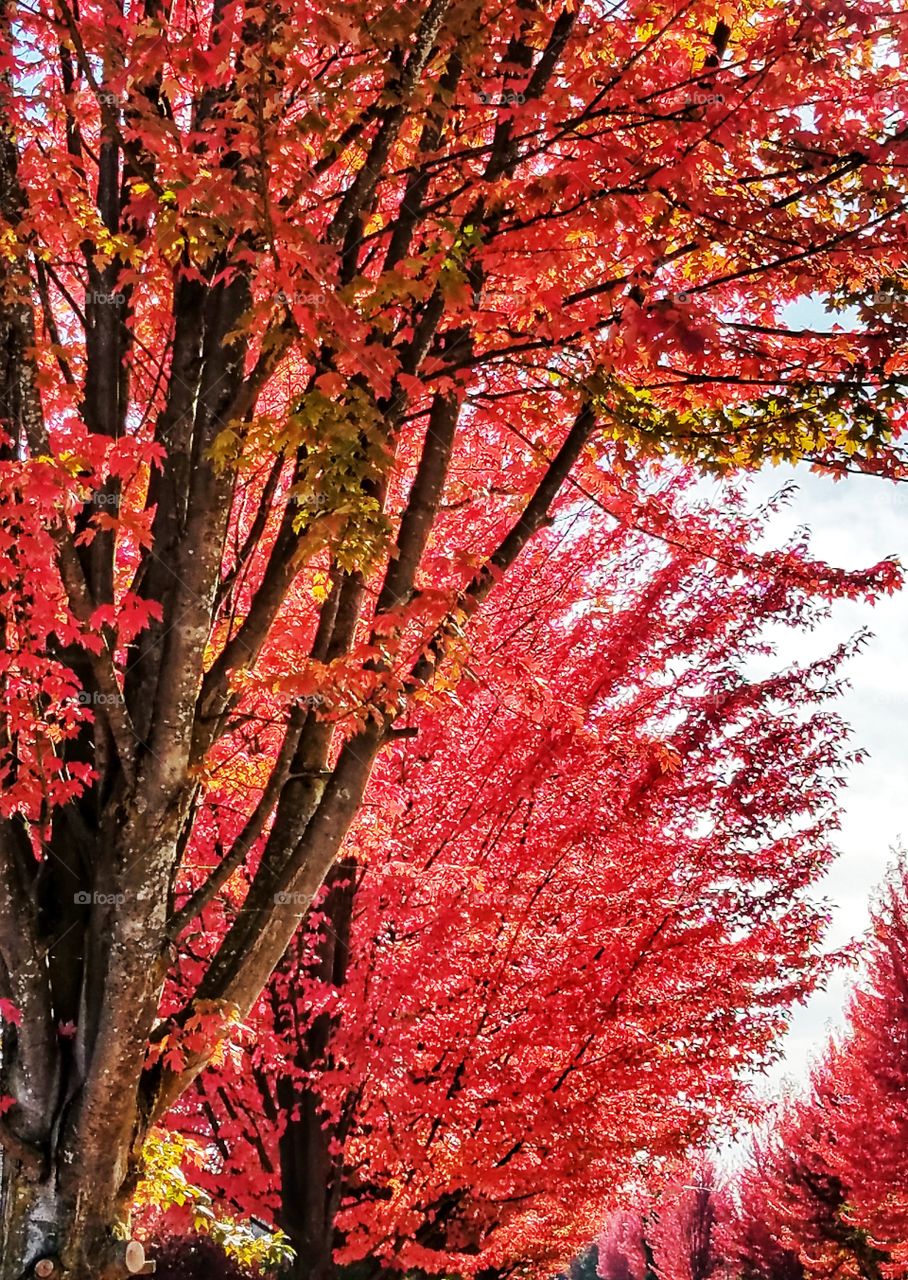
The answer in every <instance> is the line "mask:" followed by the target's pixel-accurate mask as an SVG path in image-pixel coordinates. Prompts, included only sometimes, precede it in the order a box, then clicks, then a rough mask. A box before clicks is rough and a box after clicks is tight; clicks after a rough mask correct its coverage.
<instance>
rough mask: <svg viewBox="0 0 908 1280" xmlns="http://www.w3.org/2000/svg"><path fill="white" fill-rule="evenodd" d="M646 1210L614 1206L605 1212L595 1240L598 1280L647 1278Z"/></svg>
mask: <svg viewBox="0 0 908 1280" xmlns="http://www.w3.org/2000/svg"><path fill="white" fill-rule="evenodd" d="M645 1233H646V1226H645V1214H644V1213H643V1212H642V1211H641V1210H633V1209H616V1210H614V1211H613V1212H612V1213H610V1214H609V1215H608V1217H607V1218H606V1220H605V1226H604V1227H603V1229H602V1233H601V1234H600V1236H599V1240H598V1252H599V1261H598V1265H597V1268H596V1269H597V1273H598V1275H599V1277H600V1280H646V1275H647V1271H648V1266H647V1260H648V1256H649V1248H648V1245H647V1241H646V1234H645Z"/></svg>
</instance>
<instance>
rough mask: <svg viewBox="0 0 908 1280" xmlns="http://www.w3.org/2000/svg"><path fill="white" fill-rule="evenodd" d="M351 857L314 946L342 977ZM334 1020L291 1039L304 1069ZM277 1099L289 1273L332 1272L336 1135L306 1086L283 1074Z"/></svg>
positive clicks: (337, 1194)
mask: <svg viewBox="0 0 908 1280" xmlns="http://www.w3.org/2000/svg"><path fill="white" fill-rule="evenodd" d="M355 877H356V864H355V863H354V862H353V861H352V860H345V861H343V862H340V863H338V865H337V866H336V867H335V868H334V869H333V870H332V872H331V874H330V877H329V880H328V884H329V885H330V892H329V894H328V896H327V899H326V901H325V905H324V913H325V915H326V917H327V921H328V927H327V929H326V932H325V936H324V938H323V940H322V942H321V944H320V946H319V949H318V969H319V976H320V977H321V978H322V979H323V980H325V981H330V982H332V983H333V984H334V985H335V986H337V987H340V986H342V985H343V983H344V981H345V979H346V974H347V965H348V962H349V940H350V918H351V913H352V910H353V899H354V893H355V889H354V883H355ZM332 1026H333V1021H332V1019H331V1018H329V1017H327V1016H323V1017H320V1018H318V1019H316V1021H315V1022H314V1023H313V1025H312V1026H311V1027H310V1028H309V1031H308V1033H307V1034H306V1036H305V1037H304V1038H303V1040H302V1041H301V1043H300V1044H299V1045H298V1047H297V1053H296V1067H297V1069H298V1070H300V1071H301V1072H308V1071H310V1070H311V1069H312V1068H313V1067H314V1066H315V1065H316V1064H317V1063H318V1062H320V1061H322V1060H323V1058H324V1056H325V1053H326V1051H327V1050H328V1045H329V1041H330V1037H331V1030H332ZM277 1103H278V1106H279V1107H280V1109H281V1110H282V1111H283V1113H284V1115H285V1116H286V1117H287V1121H286V1128H285V1129H284V1132H283V1133H282V1135H281V1139H280V1144H279V1153H280V1167H281V1209H280V1224H281V1228H282V1229H283V1230H284V1231H286V1233H287V1235H288V1236H289V1237H290V1241H291V1243H292V1245H293V1248H294V1250H295V1253H296V1257H295V1260H294V1263H293V1268H292V1270H291V1273H290V1275H291V1277H292V1280H332V1277H333V1276H334V1274H335V1266H334V1259H333V1256H332V1255H333V1252H334V1247H335V1245H336V1243H337V1241H336V1239H335V1231H334V1219H335V1217H336V1215H337V1210H338V1208H339V1205H340V1199H341V1194H342V1191H343V1171H342V1168H341V1167H340V1166H339V1162H338V1160H337V1158H336V1157H334V1156H332V1154H331V1151H330V1148H329V1143H330V1140H331V1139H332V1137H336V1136H337V1135H336V1134H334V1133H332V1132H331V1131H328V1130H325V1129H324V1128H323V1127H322V1116H321V1114H320V1112H319V1098H318V1095H317V1094H316V1093H313V1092H312V1090H311V1089H307V1088H305V1087H303V1088H300V1086H299V1084H298V1082H297V1081H296V1080H295V1079H293V1078H291V1077H289V1076H283V1077H281V1078H280V1079H279V1080H278V1082H277Z"/></svg>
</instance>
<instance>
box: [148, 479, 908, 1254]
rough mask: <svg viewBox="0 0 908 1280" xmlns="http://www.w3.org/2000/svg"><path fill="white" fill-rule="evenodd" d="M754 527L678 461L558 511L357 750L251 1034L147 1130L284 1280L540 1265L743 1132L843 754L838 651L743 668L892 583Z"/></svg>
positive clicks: (887, 573) (816, 963)
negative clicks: (280, 1249)
mask: <svg viewBox="0 0 908 1280" xmlns="http://www.w3.org/2000/svg"><path fill="white" fill-rule="evenodd" d="M765 524H766V513H763V514H759V515H756V516H754V515H747V514H746V508H745V503H744V501H743V499H742V498H740V497H737V498H736V497H735V495H734V494H733V493H727V494H726V496H725V503H724V506H723V508H722V509H721V510H716V509H712V508H710V507H709V506H706V505H704V504H703V502H702V500H699V501H698V495H697V491H696V490H695V489H694V487H693V485H692V477H690V476H685V475H684V474H683V473H682V472H680V471H679V470H678V469H677V468H676V469H675V470H674V471H673V472H671V473H668V472H664V471H660V470H654V469H652V468H646V469H643V470H642V471H640V472H638V473H637V474H634V475H632V474H630V473H628V474H627V475H626V476H625V479H624V485H623V487H622V488H621V489H619V488H617V487H616V488H615V489H614V491H613V503H612V507H611V514H610V515H608V516H606V515H605V514H604V513H603V512H602V511H601V509H595V508H591V507H590V506H589V504H586V503H583V502H580V503H579V504H577V505H574V506H573V507H571V508H570V509H568V510H566V511H565V513H564V514H563V516H562V517H560V518H559V519H558V520H556V522H555V523H554V524H553V525H552V526H551V527H550V528H549V529H548V530H547V531H545V532H544V533H543V534H542V535H541V536H540V538H539V540H538V541H537V542H536V544H534V547H533V548H532V549H531V551H530V554H529V555H528V556H527V558H526V560H525V562H524V564H523V566H522V568H521V571H520V573H519V574H518V575H517V576H515V577H514V578H513V579H512V581H511V583H510V585H509V586H508V587H507V588H506V590H505V591H504V593H503V594H502V596H501V599H500V604H499V605H498V607H496V609H495V610H494V611H490V612H489V613H488V615H487V616H486V618H485V620H484V622H483V624H482V625H481V626H480V627H479V628H477V631H476V633H475V634H474V639H473V645H472V649H471V652H470V655H469V662H468V666H467V671H466V679H465V680H464V682H463V684H462V686H461V688H460V691H459V694H458V697H457V701H456V705H452V704H451V702H450V700H445V701H444V702H442V703H438V702H437V701H436V702H435V703H434V704H433V703H430V704H427V706H426V707H425V709H424V710H422V711H419V712H417V713H416V714H414V715H413V716H412V717H411V718H410V722H409V724H408V726H407V729H406V732H405V733H404V734H402V735H401V736H400V737H399V738H398V739H396V741H395V743H394V747H393V750H391V751H388V752H387V753H386V754H385V755H384V757H383V758H382V760H381V762H380V764H379V767H378V768H377V771H376V774H375V776H374V778H373V782H372V784H371V786H370V790H369V792H368V793H367V800H366V804H365V806H364V810H363V815H362V818H361V819H360V821H359V822H358V823H357V824H356V826H355V827H354V829H353V831H352V832H351V835H350V837H349V838H348V841H347V842H346V845H345V851H344V857H343V859H342V861H341V862H340V863H339V864H338V867H337V868H336V869H335V871H334V872H333V873H332V876H331V877H330V879H329V882H328V885H327V886H326V890H325V892H324V893H323V895H322V896H321V898H320V899H319V901H318V903H317V906H316V909H315V910H314V911H313V912H312V913H311V914H310V917H309V921H308V928H306V929H303V930H301V931H300V933H299V934H298V936H297V938H296V939H295V942H294V945H293V947H292V948H291V949H290V951H289V952H288V954H287V956H286V957H285V961H284V964H283V965H282V966H281V968H280V969H279V971H278V973H277V974H276V975H275V977H274V979H273V980H272V982H271V983H270V985H269V987H268V989H267V990H266V992H265V994H264V995H263V997H262V999H261V1000H260V1001H259V1002H258V1003H257V1005H256V1007H255V1009H254V1011H253V1014H252V1015H251V1017H250V1019H249V1020H248V1024H247V1028H246V1033H245V1035H244V1034H243V1033H242V1032H239V1033H238V1034H237V1035H235V1036H234V1039H233V1044H232V1047H231V1049H230V1050H229V1051H228V1052H227V1053H222V1054H220V1055H219V1056H218V1058H217V1060H216V1062H215V1064H214V1065H213V1066H212V1068H211V1069H209V1070H208V1071H207V1072H206V1073H205V1074H204V1075H203V1076H202V1077H201V1078H200V1080H199V1083H198V1086H197V1088H196V1090H195V1091H194V1092H193V1093H192V1094H190V1095H188V1096H187V1097H186V1098H184V1099H183V1101H182V1102H181V1103H180V1105H179V1106H178V1108H176V1110H175V1111H174V1112H172V1113H171V1116H170V1123H171V1124H172V1126H173V1127H174V1128H175V1129H178V1130H180V1131H181V1132H182V1133H183V1134H184V1135H187V1136H191V1137H192V1138H194V1139H196V1140H197V1141H199V1142H200V1143H201V1146H202V1148H203V1149H204V1150H206V1151H208V1152H216V1156H215V1157H214V1158H213V1159H209V1160H208V1161H207V1163H206V1165H205V1167H204V1168H202V1169H201V1170H197V1171H194V1174H193V1176H194V1177H195V1178H196V1180H197V1181H198V1183H199V1184H200V1185H201V1186H203V1187H204V1188H205V1189H206V1190H207V1191H208V1193H210V1194H211V1195H212V1197H213V1198H214V1200H215V1202H216V1203H219V1204H220V1205H221V1206H225V1205H226V1206H229V1207H230V1210H231V1211H232V1212H234V1213H236V1214H237V1215H239V1216H242V1217H249V1216H250V1215H251V1216H255V1217H258V1218H260V1219H264V1220H266V1221H269V1222H274V1223H277V1224H279V1225H280V1226H281V1227H282V1228H283V1229H284V1230H285V1231H286V1232H287V1234H288V1235H289V1236H290V1239H291V1242H292V1244H293V1246H294V1249H295V1250H296V1263H295V1267H296V1271H295V1274H296V1275H298V1276H300V1277H303V1276H305V1277H312V1276H327V1275H330V1274H332V1273H334V1272H335V1271H336V1270H338V1269H343V1270H347V1271H349V1269H350V1268H354V1271H353V1274H355V1275H357V1276H362V1275H364V1274H365V1275H369V1274H372V1273H377V1272H378V1270H380V1269H382V1268H387V1267H391V1268H392V1269H396V1270H399V1271H411V1272H412V1271H419V1272H423V1273H430V1274H431V1273H439V1272H441V1273H446V1274H452V1273H454V1274H458V1275H475V1274H479V1273H482V1274H490V1273H495V1274H509V1273H513V1272H515V1271H520V1272H522V1273H532V1274H536V1275H551V1274H553V1273H554V1272H555V1271H557V1269H558V1268H559V1267H560V1266H563V1265H564V1264H565V1262H566V1260H567V1259H569V1258H570V1256H571V1255H572V1253H575V1252H576V1251H577V1249H578V1248H579V1247H580V1246H582V1244H583V1242H584V1241H585V1240H588V1239H590V1238H591V1237H592V1235H594V1234H595V1232H596V1230H597V1229H598V1226H599V1224H600V1222H601V1218H602V1212H603V1206H604V1204H605V1203H606V1202H607V1200H608V1199H609V1197H610V1196H613V1195H614V1194H615V1192H616V1191H617V1190H620V1189H621V1188H622V1187H623V1188H626V1189H628V1190H629V1189H631V1188H633V1187H635V1186H637V1185H640V1184H645V1185H649V1184H652V1183H654V1182H656V1181H658V1180H659V1179H660V1178H661V1177H663V1176H664V1173H665V1170H666V1168H668V1167H669V1166H670V1163H671V1161H672V1160H673V1159H674V1158H675V1157H676V1156H677V1153H678V1152H679V1151H683V1150H684V1149H686V1148H687V1147H689V1146H690V1145H691V1144H696V1143H698V1142H702V1141H703V1140H704V1139H705V1138H706V1137H707V1136H708V1135H709V1134H711V1133H713V1132H714V1131H715V1125H716V1120H717V1117H721V1118H722V1119H724V1120H729V1121H730V1120H733V1119H734V1118H740V1117H742V1116H745V1115H747V1114H748V1106H749V1103H748V1095H747V1090H746V1088H745V1086H744V1084H743V1078H744V1076H745V1075H746V1073H747V1072H748V1070H750V1069H752V1068H755V1067H757V1068H759V1067H760V1066H762V1065H764V1064H765V1063H766V1062H767V1061H769V1060H770V1059H771V1057H772V1056H773V1054H774V1053H775V1052H776V1050H777V1043H778V1038H779V1035H780V1033H781V1031H782V1030H783V1028H784V1026H785V1021H786V1016H787V1011H788V1008H789V1006H790V1004H791V1002H792V1001H793V1000H794V999H795V998H798V997H800V996H803V995H805V994H806V993H807V992H809V991H810V990H811V989H812V987H813V985H814V983H815V982H816V981H817V978H818V976H819V975H820V973H821V971H822V966H821V963H820V959H819V948H818V940H819V937H820V934H821V932H822V927H823V912H822V910H821V908H820V906H819V905H818V903H817V901H816V900H815V899H814V897H813V892H812V889H813V886H814V885H815V883H816V881H817V879H818V877H819V876H820V875H821V874H822V871H823V869H824V868H825V867H826V865H827V863H828V858H829V856H830V841H831V836H832V833H833V830H834V827H835V825H836V821H837V806H836V794H837V791H838V787H839V784H840V783H841V781H842V777H843V771H844V768H845V766H846V764H847V763H848V761H849V759H850V758H851V756H850V752H849V750H848V747H847V745H846V733H845V730H844V726H843V725H842V724H841V722H840V721H839V720H838V719H837V717H836V716H835V715H833V714H831V713H830V711H829V709H828V707H826V706H824V701H825V699H826V698H827V697H828V696H829V695H830V694H832V693H834V692H835V690H836V688H837V687H838V683H839V679H840V676H839V666H840V662H841V660H842V658H843V657H844V656H845V654H844V652H841V653H837V654H835V655H833V656H832V657H831V658H830V659H828V660H824V661H821V662H817V663H815V664H813V665H809V666H803V667H796V668H793V669H791V670H788V671H784V672H781V673H778V674H775V675H773V676H771V677H769V678H767V679H761V680H756V679H753V678H752V677H751V678H749V675H748V672H749V669H752V663H751V661H750V660H751V659H752V657H753V656H754V655H755V654H757V653H760V652H765V651H766V646H767V641H766V638H765V635H764V633H765V631H766V629H767V628H768V627H769V626H770V625H772V624H778V623H783V624H787V625H791V626H794V627H797V628H807V627H809V626H810V625H811V623H812V622H813V621H814V620H815V619H816V618H817V617H818V616H819V614H820V613H821V612H822V611H823V610H824V609H825V608H826V606H827V602H829V601H831V600H833V599H835V598H836V597H841V596H844V595H853V594H854V593H856V592H861V593H866V594H868V595H869V596H870V597H871V598H872V596H873V594H874V593H876V592H877V591H878V590H879V589H880V588H882V587H886V586H888V585H891V583H892V581H893V580H894V579H893V574H894V569H893V566H892V565H891V564H888V563H885V564H883V565H881V566H878V567H877V568H876V569H874V570H873V571H871V572H870V573H867V574H845V573H841V572H838V571H833V570H830V569H829V568H828V567H827V566H824V565H822V564H818V563H817V562H816V561H814V560H813V559H812V558H811V557H810V555H809V552H808V549H807V547H806V546H805V545H804V544H793V545H790V546H788V547H786V548H784V549H782V550H781V551H766V550H761V551H757V550H755V544H756V543H757V542H758V541H759V540H760V538H761V535H762V534H763V532H764V531H765ZM556 553H557V557H558V559H557V564H558V568H557V571H553V569H552V565H553V564H554V559H553V557H554V556H555V554H556ZM578 585H582V590H580V591H578ZM228 800H229V797H228V796H226V795H225V796H224V797H222V801H223V803H222V804H221V805H219V807H218V809H217V813H218V817H219V823H220V826H219V829H218V832H217V834H216V836H213V837H212V842H213V843H216V842H217V841H225V842H227V841H229V840H230V839H231V838H233V832H232V830H231V827H230V824H231V821H234V822H238V821H239V818H238V817H237V818H231V813H232V810H231V807H230V805H229V803H228ZM208 847H209V845H208V842H207V841H206V842H203V844H202V846H201V849H202V850H203V851H204V849H206V848H208ZM204 871H205V868H204V865H201V863H200V866H199V868H198V870H197V872H196V874H197V876H198V877H199V879H200V881H201V878H202V877H203V875H204ZM190 889H191V884H188V885H187V888H186V891H187V892H188V891H189V890H190ZM244 900H245V884H244V882H243V878H242V876H237V877H236V878H235V881H234V882H233V883H232V884H229V885H228V886H227V887H226V892H225V893H224V894H223V895H222V896H221V897H219V898H218V899H217V900H215V901H213V902H212V903H211V904H210V905H209V906H208V907H206V909H205V912H204V913H203V916H202V917H201V920H200V922H199V924H198V926H197V927H196V928H195V929H194V930H193V931H192V932H191V934H189V935H187V937H186V939H185V944H184V945H185V950H184V953H183V954H182V956H181V960H180V968H179V974H178V976H177V978H176V979H175V980H174V983H173V989H172V990H171V992H170V993H169V995H168V1001H169V1003H170V1004H171V1006H172V1007H174V1008H177V1007H179V1005H180V1001H181V998H182V996H183V991H182V989H181V984H184V985H185V986H191V985H192V984H193V982H195V981H196V980H197V977H196V975H197V971H198V970H199V969H201V968H204V965H205V964H206V962H207V954H208V952H209V951H210V949H211V948H213V947H215V946H217V944H218V940H219V939H220V937H221V936H222V935H223V933H224V930H225V929H226V928H228V927H230V925H231V924H232V921H233V920H234V918H235V917H236V915H237V914H238V913H241V912H242V910H243V904H244ZM203 1034H204V1032H203V1029H202V1028H199V1035H200V1036H201V1035H203ZM192 1047H194V1046H190V1048H192ZM162 1052H163V1053H165V1054H166V1053H170V1052H173V1053H176V1052H179V1046H178V1045H177V1044H173V1045H170V1044H165V1045H164V1046H163V1047H162ZM150 1229H151V1228H150Z"/></svg>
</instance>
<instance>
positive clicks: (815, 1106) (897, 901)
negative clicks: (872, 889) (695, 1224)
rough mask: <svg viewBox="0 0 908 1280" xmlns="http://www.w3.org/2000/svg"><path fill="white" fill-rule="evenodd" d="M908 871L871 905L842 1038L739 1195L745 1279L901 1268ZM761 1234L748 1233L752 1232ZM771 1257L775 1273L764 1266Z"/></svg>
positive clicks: (861, 1278) (869, 1273) (866, 1279)
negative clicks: (780, 1263) (870, 919)
mask: <svg viewBox="0 0 908 1280" xmlns="http://www.w3.org/2000/svg"><path fill="white" fill-rule="evenodd" d="M906 958H908V873H906V870H905V867H904V862H903V860H902V861H900V863H899V864H898V865H897V867H896V868H895V870H894V872H893V873H892V875H891V876H890V878H889V881H888V883H887V884H886V886H885V888H884V891H883V894H882V895H881V900H880V902H879V903H878V904H877V907H876V910H875V913H874V919H873V924H872V928H871V931H870V936H869V940H868V954H867V961H866V966H865V971H864V973H863V975H862V978H861V981H860V983H859V985H858V986H857V987H856V989H855V991H854V993H853V995H852V997H851V1000H850V1002H849V1006H848V1011H847V1022H846V1027H845V1032H844V1034H843V1035H842V1036H841V1037H840V1038H839V1039H838V1040H837V1041H836V1042H833V1043H832V1044H830V1046H829V1047H828V1049H827V1052H826V1054H825V1056H824V1058H823V1059H822V1061H821V1062H820V1063H819V1064H818V1066H817V1068H816V1070H815V1072H814V1080H813V1087H812V1090H811V1092H810V1093H809V1094H808V1095H807V1096H806V1097H805V1098H803V1099H798V1100H796V1101H795V1102H793V1103H792V1104H790V1105H789V1107H788V1108H787V1109H786V1110H785V1111H783V1114H782V1116H781V1119H780V1120H779V1121H778V1123H777V1124H776V1126H775V1127H774V1129H773V1130H771V1132H770V1135H769V1137H768V1139H767V1141H766V1142H765V1143H764V1144H763V1147H762V1149H758V1150H757V1152H756V1153H755V1155H754V1157H753V1159H752V1162H751V1167H750V1168H749V1169H748V1171H747V1172H746V1174H745V1177H744V1180H743V1183H742V1187H741V1188H740V1196H739V1198H740V1201H741V1207H740V1209H739V1212H738V1215H737V1222H736V1224H735V1228H734V1231H733V1233H732V1234H733V1237H734V1238H735V1240H736V1243H737V1246H738V1247H737V1250H736V1253H737V1256H739V1257H741V1258H742V1259H748V1258H749V1259H750V1260H751V1264H752V1265H751V1266H749V1267H748V1268H747V1270H746V1272H745V1274H746V1275H747V1276H750V1275H751V1274H753V1275H759V1276H773V1275H775V1274H782V1273H783V1272H782V1268H780V1267H779V1266H778V1261H779V1260H780V1258H781V1257H782V1256H783V1255H787V1257H788V1260H789V1261H788V1263H787V1264H786V1266H785V1268H784V1274H786V1275H792V1276H794V1277H795V1280H797V1275H798V1274H802V1275H804V1276H807V1277H810V1278H811V1280H812V1278H813V1277H816V1278H817V1280H822V1278H825V1277H831V1276H833V1275H836V1276H849V1277H853V1278H854V1280H879V1278H880V1277H881V1276H892V1277H895V1276H898V1275H901V1274H902V1270H903V1268H904V1259H905V1249H906V1243H905V1241H906V1235H908V1211H906V1210H908V1201H906V1197H905V1193H904V1189H903V1188H904V1166H905V1151H906V1136H908V1133H906V1122H905V1115H904V1083H903V1082H904V1079H905V1073H906V1071H908V1040H906V1027H908V968H906ZM758 1223H759V1225H756V1224H758ZM774 1257H775V1259H776V1264H775V1265H772V1259H773V1258H774Z"/></svg>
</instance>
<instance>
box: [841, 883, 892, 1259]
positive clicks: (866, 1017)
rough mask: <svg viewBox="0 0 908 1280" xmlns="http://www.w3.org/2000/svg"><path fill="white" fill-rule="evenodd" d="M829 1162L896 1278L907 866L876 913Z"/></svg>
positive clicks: (844, 1056) (844, 1060) (851, 1021)
mask: <svg viewBox="0 0 908 1280" xmlns="http://www.w3.org/2000/svg"><path fill="white" fill-rule="evenodd" d="M829 1071H830V1075H831V1077H832V1079H833V1081H834V1083H835V1087H836V1091H837V1107H836V1111H835V1123H834V1142H832V1143H831V1145H830V1151H829V1157H830V1160H831V1161H832V1163H833V1164H834V1167H835V1168H836V1170H837V1171H838V1174H839V1176H840V1177H841V1179H842V1182H843V1184H844V1185H845V1186H847V1188H848V1192H847V1201H848V1205H847V1218H848V1221H849V1222H852V1223H853V1224H854V1225H855V1227H859V1228H863V1229H864V1231H865V1232H866V1233H867V1235H868V1237H869V1238H871V1239H872V1240H873V1242H874V1244H875V1246H876V1247H878V1249H879V1250H881V1251H883V1252H884V1253H885V1254H886V1255H888V1259H886V1260H881V1263H880V1266H881V1270H882V1272H883V1273H884V1274H885V1275H888V1276H891V1277H893V1278H895V1277H900V1276H903V1275H904V1274H905V1268H906V1267H908V867H906V865H905V861H904V859H902V861H901V862H900V864H899V866H898V867H897V868H896V869H895V871H894V872H893V874H892V875H891V877H890V879H889V882H888V884H887V885H886V887H885V889H884V891H883V894H882V897H881V901H880V903H879V904H878V906H877V908H876V911H875V913H874V918H873V925H872V930H871V935H870V941H869V954H868V959H867V971H866V976H865V978H864V980H863V981H862V982H861V983H860V985H859V986H858V988H857V990H856V992H855V994H854V996H853V998H852V1000H851V1003H850V1005H849V1010H848V1022H847V1031H846V1036H845V1040H844V1043H843V1045H842V1048H841V1050H840V1052H838V1053H837V1054H835V1055H833V1056H831V1058H830V1062H829Z"/></svg>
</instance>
